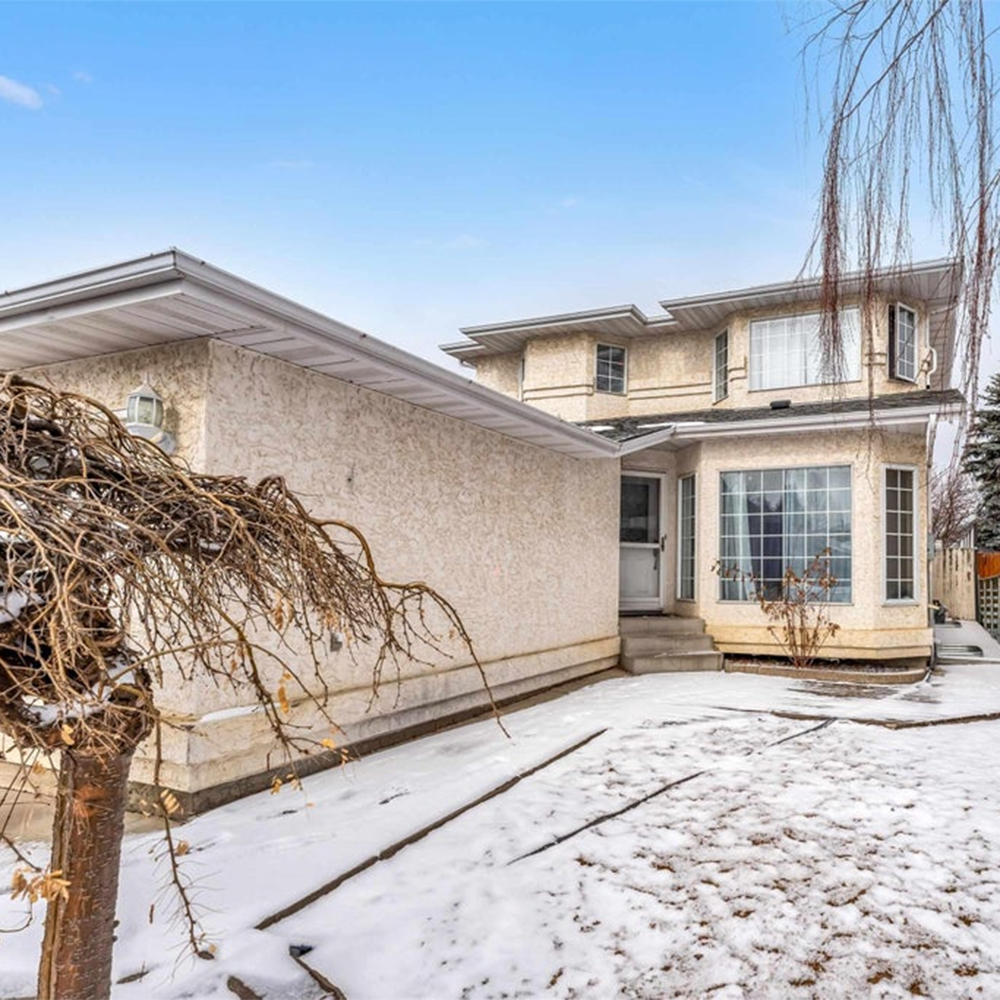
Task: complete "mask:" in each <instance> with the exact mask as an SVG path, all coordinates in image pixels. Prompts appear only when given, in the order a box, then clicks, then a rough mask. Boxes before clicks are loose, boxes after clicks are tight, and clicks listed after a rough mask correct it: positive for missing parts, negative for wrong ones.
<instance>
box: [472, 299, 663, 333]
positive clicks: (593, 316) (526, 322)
mask: <svg viewBox="0 0 1000 1000" xmlns="http://www.w3.org/2000/svg"><path fill="white" fill-rule="evenodd" d="M626 318H627V319H636V320H639V322H643V323H645V322H648V320H647V318H646V316H645V315H644V313H643V312H642V310H641V309H639V307H638V306H635V305H631V304H630V305H627V306H605V307H604V308H603V309H587V310H584V311H583V312H572V313H556V314H554V315H552V316H534V317H531V318H529V319H512V320H507V321H506V322H503V323H484V324H482V325H480V326H463V327H460V328H459V332H460V333H464V334H465V335H466V336H467V337H477V336H487V335H489V334H491V333H517V332H519V331H522V330H523V331H528V330H535V329H538V328H539V327H549V326H565V325H566V324H568V323H581V322H587V321H589V320H601V319H626Z"/></svg>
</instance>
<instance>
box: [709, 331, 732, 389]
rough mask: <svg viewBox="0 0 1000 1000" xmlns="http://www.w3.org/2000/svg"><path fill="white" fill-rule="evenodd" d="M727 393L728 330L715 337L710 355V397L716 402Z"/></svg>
mask: <svg viewBox="0 0 1000 1000" xmlns="http://www.w3.org/2000/svg"><path fill="white" fill-rule="evenodd" d="M728 395H729V331H728V330H723V331H722V333H720V334H718V335H717V336H716V338H715V350H714V352H713V355H712V399H713V400H714V401H715V402H716V403H717V402H718V401H719V400H720V399H725V398H726V396H728Z"/></svg>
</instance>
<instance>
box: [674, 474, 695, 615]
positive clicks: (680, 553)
mask: <svg viewBox="0 0 1000 1000" xmlns="http://www.w3.org/2000/svg"><path fill="white" fill-rule="evenodd" d="M689 480H690V481H691V483H692V487H691V488H692V499H693V500H694V512H693V513H694V516H693V518H692V520H693V525H692V538H693V540H694V553H693V558H694V566H693V567H692V570H691V596H690V597H682V596H681V589H682V587H681V580H682V572H683V570H682V560H683V558H684V531H683V528H682V525H683V523H684V498H683V493H682V488H683V487H682V484H683V483H685V482H687V481H689ZM676 538H677V579H676V581H675V586H676V588H677V592H676V595H675V596H676V599H677V600H678V601H685V602H695V601H697V600H698V473H697V472H688V473H685V474H684V475H683V476H678V477H677V535H676Z"/></svg>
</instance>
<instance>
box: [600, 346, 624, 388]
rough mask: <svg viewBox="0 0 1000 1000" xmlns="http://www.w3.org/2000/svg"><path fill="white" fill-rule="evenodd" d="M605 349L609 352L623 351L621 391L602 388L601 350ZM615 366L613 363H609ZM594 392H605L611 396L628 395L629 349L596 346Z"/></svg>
mask: <svg viewBox="0 0 1000 1000" xmlns="http://www.w3.org/2000/svg"><path fill="white" fill-rule="evenodd" d="M602 347H603V348H605V349H606V350H609V351H621V352H622V361H621V367H622V387H621V389H602V388H601V386H600V378H601V372H600V364H601V348H602ZM609 364H613V362H609ZM594 392H605V393H607V394H608V395H610V396H626V395H628V348H627V347H622V346H621V345H620V344H596V345H595V347H594Z"/></svg>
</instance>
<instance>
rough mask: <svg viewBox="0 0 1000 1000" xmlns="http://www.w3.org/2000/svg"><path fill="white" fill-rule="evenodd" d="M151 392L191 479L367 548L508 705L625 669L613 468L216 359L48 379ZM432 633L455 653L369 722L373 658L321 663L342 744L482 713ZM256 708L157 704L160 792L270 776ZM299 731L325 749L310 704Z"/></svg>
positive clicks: (178, 687) (232, 698)
mask: <svg viewBox="0 0 1000 1000" xmlns="http://www.w3.org/2000/svg"><path fill="white" fill-rule="evenodd" d="M147 373H148V375H149V378H150V381H151V382H152V384H153V386H154V387H155V388H156V389H157V391H158V392H159V393H160V394H161V395H162V396H163V398H164V400H165V402H166V406H167V410H168V414H169V419H170V420H171V426H170V429H171V431H172V432H173V433H174V434H175V435H176V437H177V442H178V448H179V453H180V454H181V455H182V456H184V457H185V458H188V459H189V460H190V461H191V463H192V464H193V465H194V466H196V467H198V468H199V469H202V470H205V471H208V472H215V473H236V474H240V475H244V476H246V477H247V478H248V479H250V480H258V479H260V478H262V477H264V476H271V475H275V474H278V475H283V476H285V477H286V478H287V480H288V482H289V483H290V485H291V487H292V488H293V489H294V490H295V491H297V492H298V493H299V494H300V495H301V496H302V498H303V500H304V502H305V504H306V506H307V507H308V508H309V509H310V510H311V512H312V513H314V514H316V515H317V516H320V517H324V518H338V519H342V520H345V521H348V522H350V523H351V524H352V525H354V526H356V527H357V528H358V529H359V530H360V531H361V532H362V533H363V534H364V535H365V537H366V538H367V540H368V542H369V543H370V545H371V549H372V551H373V553H374V557H375V560H376V562H377V565H378V569H379V572H380V574H381V575H382V576H383V578H385V579H388V580H394V581H409V580H420V581H423V582H426V583H427V584H429V585H430V586H432V587H434V588H435V589H437V590H438V591H439V592H440V593H441V594H442V595H444V596H445V597H446V598H447V599H448V600H449V601H450V602H451V603H452V604H453V605H454V607H455V608H456V609H457V610H458V612H459V614H460V615H461V617H462V620H463V622H464V624H465V626H466V628H467V630H468V632H469V634H470V636H471V637H472V639H473V642H474V643H475V648H476V652H477V655H478V657H479V659H480V661H481V663H482V664H483V668H484V670H485V674H486V677H487V678H488V680H489V682H490V685H491V686H492V689H493V692H494V695H495V696H496V697H497V698H500V699H502V698H505V697H510V696H513V695H516V694H522V693H527V692H530V691H531V690H536V689H539V688H542V687H546V686H549V685H551V684H554V683H558V682H560V681H563V680H567V679H570V678H573V677H575V676H580V675H583V674H586V673H589V672H594V671H597V670H600V669H603V668H604V667H607V666H610V665H613V664H614V663H615V662H617V656H618V645H619V642H618V627H617V575H616V573H617V558H618V554H617V553H618V550H617V518H618V463H617V461H615V460H612V459H608V460H593V461H580V460H576V459H572V458H569V457H565V456H561V455H558V454H556V453H554V452H551V451H548V450H545V449H541V448H537V447H534V446H532V445H529V444H525V443H521V442H517V441H514V440H512V439H509V438H506V437H504V436H502V435H500V434H497V433H494V432H492V431H488V430H485V429H482V428H479V427H476V426H473V425H471V424H467V423H464V422H462V421H460V420H456V419H454V418H451V417H447V416H444V415H441V414H438V413H434V412H431V411H429V410H425V409H421V408H419V407H416V406H413V405H411V404H409V403H405V402H402V401H400V400H396V399H394V398H391V397H388V396H385V395H382V394H379V393H376V392H372V391H370V390H367V389H363V388H359V387H357V386H353V385H350V384H348V383H346V382H343V381H339V380H336V379H334V378H331V377H328V376H325V375H321V374H318V373H315V372H310V371H307V370H305V369H302V368H299V367H296V366H293V365H289V364H287V363H284V362H281V361H277V360H275V359H272V358H267V357H265V356H263V355H260V354H256V353H253V352H250V351H247V350H243V349H241V348H237V347H233V346H230V345H227V344H223V343H220V342H215V341H199V342H193V343H188V344H180V345H176V346H172V347H164V348H160V349H155V350H144V351H139V352H134V353H132V354H120V355H117V356H114V357H109V358H96V359H91V360H87V361H80V362H73V363H69V364H64V365H59V366H53V367H52V368H50V369H48V370H47V371H45V372H44V373H40V376H39V377H47V378H50V379H51V380H52V382H53V383H54V384H57V385H60V386H69V387H72V388H75V389H79V390H81V391H84V392H87V393H89V394H91V395H94V396H96V397H97V398H98V399H101V400H102V401H104V402H106V403H107V404H108V405H109V406H111V407H113V408H117V407H120V406H122V405H124V399H125V395H127V393H128V391H129V390H130V389H132V388H135V386H136V385H137V384H138V383H139V382H140V381H141V379H142V377H143V375H145V374H147ZM581 580H584V581H587V583H586V585H585V586H581V584H580V581H581ZM432 620H433V621H434V623H435V624H436V625H437V626H440V627H441V631H442V634H443V636H444V641H443V650H444V653H436V652H435V651H434V650H433V649H430V648H423V649H422V650H421V659H423V660H424V661H426V662H423V663H417V662H402V663H400V665H399V668H400V669H399V674H398V677H397V675H396V674H395V672H394V670H389V671H387V673H386V676H385V678H384V684H383V688H382V691H381V693H380V696H379V698H378V699H377V700H376V701H375V703H374V705H372V706H371V708H369V704H370V701H371V668H372V662H373V661H372V656H371V654H370V651H369V650H367V649H366V648H365V647H364V646H363V645H362V644H360V643H358V642H351V641H349V642H348V645H347V646H345V648H343V649H341V650H340V651H338V652H330V653H329V654H328V655H327V658H326V662H325V663H324V664H323V676H324V678H325V680H326V681H327V684H328V686H329V688H330V690H331V691H332V692H333V694H334V697H333V699H332V701H331V703H330V713H331V715H332V716H333V717H334V718H335V719H336V721H337V723H338V724H339V725H340V726H341V727H342V732H341V733H338V734H337V738H338V740H339V741H340V742H341V743H343V742H354V741H356V740H359V739H364V738H369V737H375V736H379V735H382V734H384V733H386V732H389V731H393V730H398V729H401V728H408V727H413V726H419V725H422V724H425V723H427V722H428V721H430V720H433V719H435V718H440V717H442V716H448V715H456V714H459V713H462V712H466V711H468V710H470V709H473V708H476V707H483V706H485V705H486V704H487V697H486V694H485V692H484V689H483V685H482V681H481V679H480V675H479V672H478V669H477V668H476V667H475V665H473V663H472V661H471V658H470V656H469V654H468V652H467V651H466V650H464V649H463V648H462V647H461V645H460V644H459V643H458V642H457V641H453V640H452V641H449V639H448V635H447V629H448V626H447V624H446V623H444V622H443V620H442V619H441V618H440V617H437V618H435V619H432ZM445 654H451V655H450V656H449V655H445ZM276 682H277V678H275V683H276ZM294 700H295V699H294V698H293V701H294ZM253 701H254V698H253V695H252V694H251V693H250V692H233V691H231V690H229V689H226V688H219V687H217V686H216V685H215V684H213V683H212V682H211V681H207V680H201V681H198V682H196V683H185V684H178V683H173V684H171V685H170V686H169V690H165V691H163V692H162V693H161V704H163V705H164V706H165V707H166V709H167V712H168V715H169V716H170V721H172V722H175V723H177V724H179V725H181V726H182V727H183V728H182V729H180V730H177V729H173V730H170V731H169V736H168V740H167V745H166V748H165V749H166V756H167V758H168V759H167V761H166V764H165V769H164V774H163V777H164V780H165V782H166V783H167V784H169V785H171V786H172V787H175V788H179V789H183V790H186V791H194V790H198V789H201V788H206V787H211V786H215V785H219V784H221V783H224V782H228V781H231V780H235V779H239V778H243V777H245V776H247V775H250V774H255V773H258V772H261V771H264V770H266V769H267V768H268V767H269V766H271V765H273V764H274V763H276V760H275V759H274V758H273V754H274V750H275V745H274V740H273V737H272V735H271V733H270V731H269V727H268V726H267V724H266V722H265V720H264V719H263V718H262V716H261V715H260V714H259V713H255V712H253V711H249V710H246V711H240V710H239V709H240V706H244V707H246V708H247V709H248V708H249V706H251V705H252V704H253ZM293 718H294V720H295V721H296V722H303V723H306V724H308V725H311V726H313V725H314V726H315V730H316V733H317V735H318V736H324V735H329V724H328V723H327V722H326V721H325V720H323V719H321V718H319V717H318V716H316V714H315V713H314V712H312V711H311V710H309V709H308V708H307V707H306V706H305V705H304V704H302V703H300V704H299V706H298V707H297V708H295V709H293ZM148 771H149V762H148V760H139V761H137V767H136V771H135V772H134V773H133V776H134V777H136V778H138V779H139V780H148V776H149V775H148Z"/></svg>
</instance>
